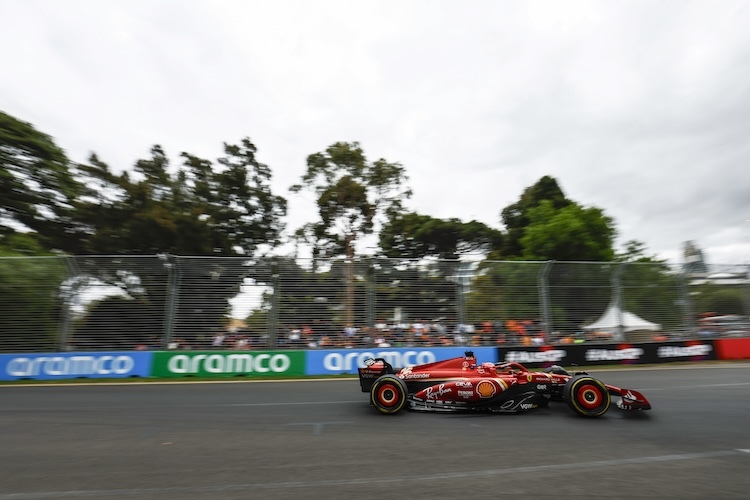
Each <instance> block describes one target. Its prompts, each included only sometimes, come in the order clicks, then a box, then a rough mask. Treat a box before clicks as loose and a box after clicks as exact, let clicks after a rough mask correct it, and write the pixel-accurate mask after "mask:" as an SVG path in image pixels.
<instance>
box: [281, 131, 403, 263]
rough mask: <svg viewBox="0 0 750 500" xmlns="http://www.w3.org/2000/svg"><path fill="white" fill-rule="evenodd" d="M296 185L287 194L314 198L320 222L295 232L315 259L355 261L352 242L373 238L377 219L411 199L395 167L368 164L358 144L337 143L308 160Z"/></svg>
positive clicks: (400, 170) (400, 169) (397, 210)
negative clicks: (308, 193) (307, 194)
mask: <svg viewBox="0 0 750 500" xmlns="http://www.w3.org/2000/svg"><path fill="white" fill-rule="evenodd" d="M301 180H302V182H301V183H300V184H295V185H293V186H292V187H291V188H290V190H291V191H292V192H294V193H297V192H299V191H301V190H303V189H306V190H309V191H312V192H314V193H315V195H316V197H317V199H316V203H317V206H318V216H319V220H318V221H317V222H313V223H309V224H307V225H305V226H304V227H302V228H300V229H298V231H297V237H298V238H300V239H304V240H305V241H307V242H310V243H311V244H312V245H313V253H314V255H316V256H325V257H334V256H340V255H345V256H347V257H353V256H354V250H355V247H354V245H355V242H356V241H357V240H358V239H359V238H361V237H363V236H365V235H368V234H372V233H373V230H374V227H375V223H376V220H377V218H378V217H392V216H393V215H394V214H397V213H400V212H401V211H402V210H403V206H404V205H403V204H404V201H405V200H407V199H409V198H410V197H411V189H409V188H408V187H407V185H406V183H407V181H408V177H407V175H406V171H405V169H404V168H403V167H402V166H401V165H400V164H399V163H389V162H387V161H386V160H384V159H382V158H381V159H379V160H376V161H374V162H371V161H368V160H367V158H366V156H365V153H364V151H363V150H362V148H361V147H360V145H359V143H357V142H352V143H346V142H337V143H335V144H333V145H331V146H329V147H328V148H327V149H326V150H325V151H323V152H319V153H314V154H311V155H310V156H308V157H307V170H306V171H305V173H304V175H303V176H302V179H301Z"/></svg>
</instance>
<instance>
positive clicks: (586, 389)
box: [575, 383, 604, 410]
mask: <svg viewBox="0 0 750 500" xmlns="http://www.w3.org/2000/svg"><path fill="white" fill-rule="evenodd" d="M586 393H594V395H596V399H594V401H591V402H590V401H587V400H586V398H584V395H585V394H586ZM575 396H576V400H577V401H578V404H580V405H581V406H583V407H584V408H586V409H589V410H593V409H595V408H597V407H598V406H599V405H601V404H602V401H603V399H604V397H603V395H602V391H601V389H600V388H599V387H597V386H596V385H593V384H591V383H586V384H584V385H582V386H581V387H579V388H576V394H575Z"/></svg>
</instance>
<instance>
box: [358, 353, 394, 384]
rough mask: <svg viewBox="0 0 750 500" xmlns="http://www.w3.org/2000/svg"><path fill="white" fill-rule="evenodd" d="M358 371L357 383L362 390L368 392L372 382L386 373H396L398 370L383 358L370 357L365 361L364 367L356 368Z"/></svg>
mask: <svg viewBox="0 0 750 500" xmlns="http://www.w3.org/2000/svg"><path fill="white" fill-rule="evenodd" d="M357 371H358V373H359V385H360V387H361V388H362V392H370V389H371V388H372V384H374V383H375V381H376V380H377V379H378V378H379V377H381V376H382V375H385V374H388V373H396V372H397V371H398V370H396V369H395V368H393V366H392V365H391V364H390V363H389V362H388V361H386V360H385V359H383V358H370V359H368V360H366V361H365V367H364V368H358V369H357Z"/></svg>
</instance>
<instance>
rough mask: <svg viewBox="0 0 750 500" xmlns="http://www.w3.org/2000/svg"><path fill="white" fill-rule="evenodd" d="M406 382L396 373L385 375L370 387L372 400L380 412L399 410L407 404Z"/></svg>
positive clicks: (390, 412)
mask: <svg viewBox="0 0 750 500" xmlns="http://www.w3.org/2000/svg"><path fill="white" fill-rule="evenodd" d="M407 394H408V391H407V388H406V383H405V382H404V381H403V380H401V379H400V378H398V377H397V376H395V375H390V374H389V375H383V376H382V377H380V378H378V379H377V380H376V381H375V383H374V384H372V388H371V389H370V402H371V403H372V405H373V406H374V407H375V408H377V409H378V411H379V412H380V413H385V414H389V415H390V414H393V413H397V412H399V411H400V410H401V409H402V408H403V407H404V405H405V404H406V396H407Z"/></svg>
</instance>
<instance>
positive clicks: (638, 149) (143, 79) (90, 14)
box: [0, 0, 750, 264]
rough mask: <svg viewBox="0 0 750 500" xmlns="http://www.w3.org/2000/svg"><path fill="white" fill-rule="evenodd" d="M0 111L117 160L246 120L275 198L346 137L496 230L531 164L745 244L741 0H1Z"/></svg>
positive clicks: (74, 146)
mask: <svg viewBox="0 0 750 500" xmlns="http://www.w3.org/2000/svg"><path fill="white" fill-rule="evenodd" d="M0 19H1V20H2V26H3V28H2V30H0V64H1V65H2V66H0V68H1V69H0V71H1V72H2V73H1V77H0V110H3V111H5V112H7V113H10V114H11V115H13V116H16V117H17V118H20V119H22V120H25V121H28V122H31V123H32V124H34V125H35V126H36V127H37V128H38V129H40V130H41V131H43V132H45V133H48V134H50V135H51V136H53V137H54V138H55V140H56V142H57V144H58V145H60V146H61V147H63V148H64V149H65V150H66V151H67V152H68V155H69V156H70V158H71V159H73V160H75V161H85V160H86V159H87V158H88V156H89V154H90V153H91V152H96V153H97V154H98V155H99V156H100V158H101V159H102V160H103V161H105V162H107V163H108V164H109V165H110V166H111V167H112V168H113V169H115V170H116V171H120V170H123V169H129V168H131V167H132V165H133V163H134V162H135V161H136V160H137V159H138V158H143V157H147V156H148V154H149V149H150V147H151V146H152V145H154V144H161V145H162V146H163V147H164V148H165V149H166V151H167V152H168V154H169V155H170V156H171V157H172V159H173V160H174V162H175V163H177V162H178V156H177V155H178V154H179V153H180V152H182V151H187V152H190V153H192V154H195V155H198V156H203V157H206V158H209V159H215V158H217V157H218V156H220V155H221V145H222V143H223V142H230V143H232V142H235V143H236V142H238V141H239V140H240V139H241V138H243V137H250V138H251V140H252V141H253V142H254V143H255V145H256V146H257V147H258V157H259V159H260V161H262V162H263V163H266V164H268V165H269V166H270V167H271V169H272V171H273V175H274V182H273V185H274V190H275V192H276V194H280V195H282V196H285V197H287V198H288V199H289V201H290V212H289V216H288V218H287V223H288V225H289V229H290V230H291V229H294V228H295V227H297V226H299V225H301V224H302V223H304V222H306V221H308V220H310V219H309V218H308V217H309V214H310V213H311V212H310V208H311V206H310V204H311V199H312V197H311V195H303V194H300V195H294V194H291V193H289V192H288V191H287V189H288V187H289V186H290V185H292V184H294V183H296V182H299V179H300V176H301V175H302V174H303V173H304V171H305V168H306V164H305V159H306V157H307V155H309V154H311V153H315V152H319V151H323V150H324V149H325V148H326V147H327V146H329V145H331V144H333V143H334V142H338V141H347V142H349V141H359V143H360V144H361V146H362V147H363V149H364V151H365V153H366V154H367V156H368V158H369V159H371V160H376V159H378V158H384V159H386V160H387V161H390V162H399V163H401V164H402V165H403V166H404V167H405V169H406V171H407V173H408V175H409V177H410V182H409V184H410V186H411V187H412V188H413V190H414V197H413V199H412V200H411V202H410V203H409V208H411V209H413V210H415V211H417V212H419V213H423V214H428V215H431V216H434V217H440V218H448V217H458V218H460V219H462V220H465V221H468V220H471V219H476V220H479V221H482V222H484V223H486V224H488V225H490V226H493V227H496V228H501V227H502V226H501V224H500V216H499V213H500V211H501V210H502V209H503V208H504V207H506V206H507V205H509V204H511V203H514V202H515V201H517V200H518V198H519V196H520V195H521V193H522V192H523V190H524V189H525V188H526V187H528V186H531V185H533V184H534V183H535V182H536V181H538V180H539V179H540V178H541V177H542V176H544V175H550V176H552V177H554V178H556V179H557V181H558V182H559V184H560V186H561V188H562V189H563V191H564V193H565V194H566V195H567V196H568V198H571V199H573V200H575V201H576V202H578V203H580V204H582V205H584V206H587V207H588V206H596V207H598V208H601V209H603V210H604V211H605V212H606V214H607V215H609V216H610V217H612V218H613V219H614V220H615V222H616V225H617V230H618V235H619V236H618V249H621V245H622V243H624V242H625V241H627V240H633V239H634V240H639V241H642V242H643V243H645V245H646V248H647V250H648V253H649V254H655V255H658V256H659V257H662V258H666V259H669V260H670V261H671V262H674V263H681V262H682V260H683V259H682V245H683V243H684V242H685V241H686V240H694V241H695V242H696V244H697V245H698V247H699V248H701V249H702V250H703V251H704V254H705V255H706V257H707V260H708V261H709V263H711V264H739V263H746V262H750V222H746V221H747V220H748V219H750V2H748V1H730V0H722V1H697V2H688V1H666V0H659V1H653V0H649V1H602V0H598V1H590V2H584V1H571V0H567V1H564V2H563V1H557V0H555V1H548V2H528V1H526V2H523V1H498V0H492V1H476V0H473V1H466V2H459V1H455V0H454V1H450V2H448V1H435V0H430V1H410V0H398V1H391V0H378V1H362V0H358V1H347V0H330V1H323V0H315V1H301V0H300V1H283V0H273V1H258V0H253V1H243V0H240V1H222V0H209V1H197V0H175V1H160V0H148V1H133V0H128V1H115V0H107V1H100V0H91V1H80V0H65V1H51V0H50V1H47V0H45V1H39V0H0Z"/></svg>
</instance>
